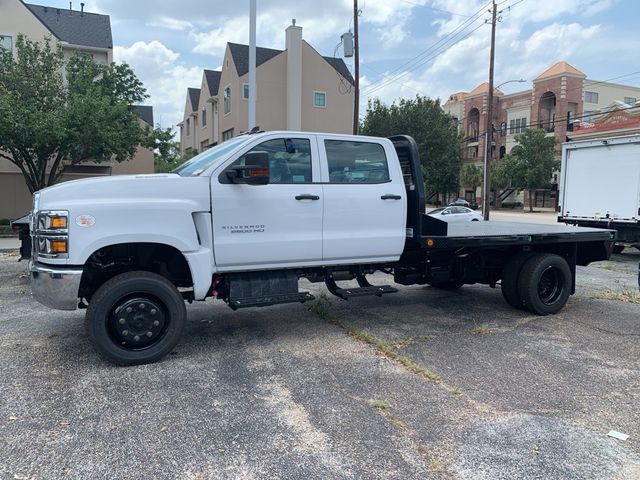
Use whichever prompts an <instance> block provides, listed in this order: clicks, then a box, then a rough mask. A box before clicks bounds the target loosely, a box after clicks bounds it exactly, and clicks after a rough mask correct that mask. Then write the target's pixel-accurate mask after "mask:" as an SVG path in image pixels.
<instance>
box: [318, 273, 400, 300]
mask: <svg viewBox="0 0 640 480" xmlns="http://www.w3.org/2000/svg"><path fill="white" fill-rule="evenodd" d="M356 280H357V281H358V285H360V286H359V287H356V288H340V287H338V284H337V283H336V282H335V280H334V279H333V277H331V276H329V277H327V279H326V280H325V284H326V285H327V289H328V290H329V291H330V292H331V293H332V294H333V295H335V296H336V297H339V298H342V299H343V300H349V299H350V298H352V297H366V296H371V295H375V296H377V297H381V296H382V295H384V294H385V293H396V292H397V291H398V290H397V289H395V288H393V287H391V286H389V285H371V284H370V283H369V282H368V281H367V279H366V278H365V277H364V275H361V276H358V277H356Z"/></svg>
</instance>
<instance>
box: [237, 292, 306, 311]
mask: <svg viewBox="0 0 640 480" xmlns="http://www.w3.org/2000/svg"><path fill="white" fill-rule="evenodd" d="M314 298H316V297H314V296H313V295H311V294H310V293H309V292H300V293H288V294H287V293H285V294H281V295H269V296H264V297H249V298H242V299H234V300H229V306H230V307H231V308H232V309H234V310H237V309H238V308H247V307H268V306H270V305H277V304H278V303H297V302H300V303H304V302H307V301H309V300H313V299H314Z"/></svg>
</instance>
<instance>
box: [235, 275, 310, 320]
mask: <svg viewBox="0 0 640 480" xmlns="http://www.w3.org/2000/svg"><path fill="white" fill-rule="evenodd" d="M227 285H228V288H229V295H228V298H227V299H226V300H227V303H228V304H229V306H230V307H231V308H232V309H233V310H237V309H238V308H247V307H268V306H269V305H276V304H279V303H304V302H306V301H309V300H313V299H314V298H315V297H314V296H313V295H311V294H310V293H309V292H299V291H298V275H297V274H296V273H295V272H293V271H286V270H285V271H275V272H252V273H232V274H229V275H228V276H227Z"/></svg>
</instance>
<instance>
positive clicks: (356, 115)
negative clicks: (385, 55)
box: [353, 0, 360, 135]
mask: <svg viewBox="0 0 640 480" xmlns="http://www.w3.org/2000/svg"><path fill="white" fill-rule="evenodd" d="M353 49H354V53H353V56H354V59H353V62H354V68H353V71H354V83H355V85H354V93H355V95H354V98H353V134H354V135H357V134H358V127H359V126H360V35H359V34H358V0H353Z"/></svg>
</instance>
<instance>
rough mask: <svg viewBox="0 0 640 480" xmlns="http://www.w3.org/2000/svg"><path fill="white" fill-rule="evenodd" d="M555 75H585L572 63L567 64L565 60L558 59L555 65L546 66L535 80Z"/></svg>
mask: <svg viewBox="0 0 640 480" xmlns="http://www.w3.org/2000/svg"><path fill="white" fill-rule="evenodd" d="M557 75H574V76H578V77H583V78H586V75H585V74H584V73H582V72H581V71H580V70H578V69H577V68H576V67H574V66H573V65H569V64H568V63H567V62H565V61H560V62H558V63H556V64H555V65H552V66H551V67H549V68H547V69H546V70H545V71H544V72H542V73H541V74H540V75H538V76H537V77H536V79H535V80H542V79H543V78H549V77H555V76H557ZM535 80H534V81H535Z"/></svg>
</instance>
